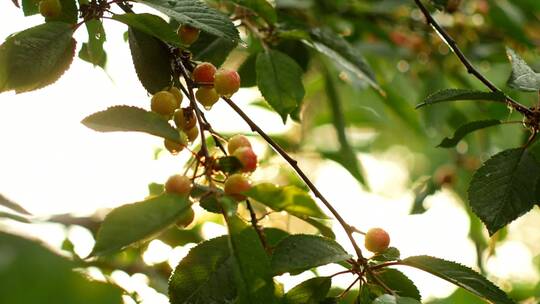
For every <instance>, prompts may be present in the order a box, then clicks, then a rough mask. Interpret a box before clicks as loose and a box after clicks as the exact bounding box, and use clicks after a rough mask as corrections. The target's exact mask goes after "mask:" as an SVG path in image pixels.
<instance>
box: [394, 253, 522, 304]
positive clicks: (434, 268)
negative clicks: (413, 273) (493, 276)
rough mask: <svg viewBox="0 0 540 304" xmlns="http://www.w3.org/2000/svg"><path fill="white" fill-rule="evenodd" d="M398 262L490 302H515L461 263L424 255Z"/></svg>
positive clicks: (507, 303)
mask: <svg viewBox="0 0 540 304" xmlns="http://www.w3.org/2000/svg"><path fill="white" fill-rule="evenodd" d="M400 264H403V265H407V266H411V267H415V268H418V269H420V270H423V271H426V272H429V273H431V274H432V275H434V276H437V277H439V278H441V279H443V280H446V281H448V282H450V283H452V284H455V285H457V286H459V287H461V288H463V289H465V290H467V291H469V292H471V293H473V294H475V295H477V296H479V297H481V298H483V299H485V300H488V301H490V302H492V303H497V304H514V303H515V302H514V301H512V300H511V299H510V298H508V296H507V295H506V294H505V293H504V292H503V291H502V290H500V289H499V287H497V286H495V285H494V284H493V283H491V282H490V281H488V280H487V279H486V278H484V277H483V276H482V275H480V274H478V273H477V272H475V271H474V270H472V269H470V268H468V267H465V266H463V265H461V264H458V263H455V262H450V261H446V260H443V259H439V258H435V257H431V256H426V255H422V256H413V257H408V258H406V259H404V260H402V261H401V262H400Z"/></svg>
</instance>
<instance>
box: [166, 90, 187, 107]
mask: <svg viewBox="0 0 540 304" xmlns="http://www.w3.org/2000/svg"><path fill="white" fill-rule="evenodd" d="M168 91H169V93H171V94H173V95H174V97H175V98H176V108H177V109H178V108H180V105H181V104H182V99H184V95H182V92H181V91H180V89H178V88H177V87H171V88H170V89H169V90H168Z"/></svg>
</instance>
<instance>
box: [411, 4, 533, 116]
mask: <svg viewBox="0 0 540 304" xmlns="http://www.w3.org/2000/svg"><path fill="white" fill-rule="evenodd" d="M414 2H415V3H416V6H418V8H419V9H420V10H421V11H422V13H423V14H424V17H425V18H426V21H427V23H428V24H429V25H431V27H432V28H433V29H434V30H435V32H437V34H439V36H440V37H441V38H442V40H443V41H444V42H445V43H446V44H447V45H448V47H450V49H451V50H452V51H453V52H454V54H456V56H457V57H458V58H459V60H460V61H461V63H462V64H463V65H464V66H465V68H467V73H469V74H472V75H473V76H475V77H476V78H477V79H478V80H480V81H481V82H482V83H483V84H484V85H485V86H486V87H488V88H489V89H490V90H491V91H492V92H494V93H500V94H503V95H504V97H505V99H506V103H507V104H508V105H509V106H510V107H512V108H513V109H515V110H516V111H518V112H520V113H521V114H523V115H525V116H526V117H531V116H533V112H532V111H531V110H530V109H529V108H527V107H526V106H524V105H522V104H520V103H519V102H517V101H515V100H513V99H512V98H511V97H510V96H508V95H506V94H504V92H502V91H501V90H500V89H499V88H497V86H495V85H494V84H493V83H492V82H491V81H489V80H488V79H487V78H486V77H485V76H484V75H482V73H480V72H479V71H478V70H477V69H476V68H475V67H474V66H473V65H472V63H471V62H470V61H469V59H467V57H466V56H465V54H464V53H463V51H461V49H460V48H459V46H458V45H457V43H456V41H455V40H454V39H453V38H452V37H451V36H450V35H449V34H448V33H447V32H446V31H445V30H444V29H443V28H442V27H441V26H440V25H439V23H437V21H436V20H435V18H433V16H432V15H431V13H430V12H429V10H428V9H427V8H426V7H425V6H424V4H422V2H421V1H420V0H414Z"/></svg>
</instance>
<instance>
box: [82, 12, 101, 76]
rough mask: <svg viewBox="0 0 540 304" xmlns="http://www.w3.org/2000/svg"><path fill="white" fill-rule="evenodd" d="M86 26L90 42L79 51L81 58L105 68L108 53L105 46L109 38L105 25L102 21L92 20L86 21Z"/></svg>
mask: <svg viewBox="0 0 540 304" xmlns="http://www.w3.org/2000/svg"><path fill="white" fill-rule="evenodd" d="M85 25H86V30H87V31H88V42H86V43H83V45H82V48H81V50H80V51H79V58H81V59H82V60H84V61H87V62H90V63H91V64H93V65H94V66H96V65H97V66H100V67H102V68H105V64H106V63H107V53H106V52H105V50H104V49H103V44H104V43H105V41H106V40H107V36H106V34H105V29H104V28H103V23H102V22H101V21H100V20H96V19H92V20H88V21H86V22H85Z"/></svg>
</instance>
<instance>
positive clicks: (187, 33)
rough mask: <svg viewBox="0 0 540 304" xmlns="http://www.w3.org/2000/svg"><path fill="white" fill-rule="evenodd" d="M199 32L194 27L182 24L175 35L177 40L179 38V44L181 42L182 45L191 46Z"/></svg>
mask: <svg viewBox="0 0 540 304" xmlns="http://www.w3.org/2000/svg"><path fill="white" fill-rule="evenodd" d="M200 32H201V30H199V29H198V28H196V27H193V26H191V25H188V24H182V25H181V26H180V27H179V28H178V30H177V31H176V34H178V38H180V42H182V44H184V45H191V44H192V43H193V42H195V41H197V39H198V38H199V33H200Z"/></svg>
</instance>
